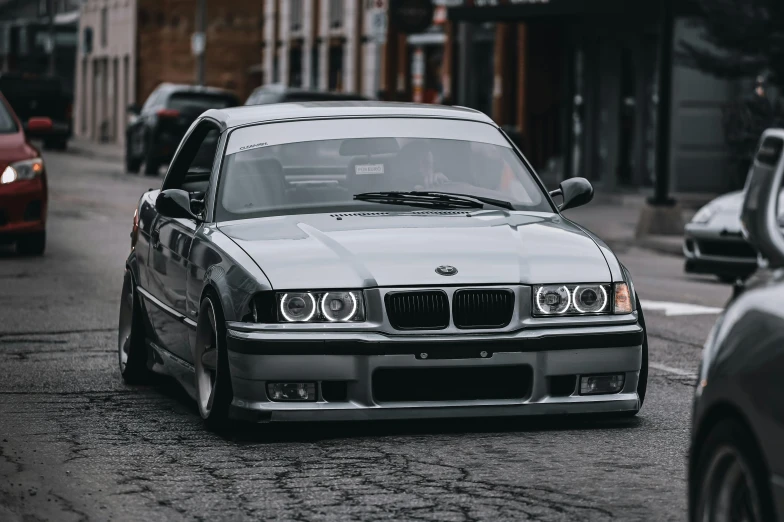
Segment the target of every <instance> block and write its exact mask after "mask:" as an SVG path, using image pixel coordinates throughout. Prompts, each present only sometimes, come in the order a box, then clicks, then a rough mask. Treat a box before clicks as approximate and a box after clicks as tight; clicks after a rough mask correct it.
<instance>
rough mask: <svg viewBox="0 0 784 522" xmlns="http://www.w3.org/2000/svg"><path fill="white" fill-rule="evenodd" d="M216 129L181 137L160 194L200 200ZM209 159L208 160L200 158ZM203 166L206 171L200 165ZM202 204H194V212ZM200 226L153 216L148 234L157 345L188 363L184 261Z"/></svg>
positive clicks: (205, 126) (209, 126)
mask: <svg viewBox="0 0 784 522" xmlns="http://www.w3.org/2000/svg"><path fill="white" fill-rule="evenodd" d="M218 135H219V129H218V127H217V125H216V124H214V123H213V122H211V121H202V122H201V123H199V124H198V125H196V126H195V127H194V128H193V130H192V131H191V132H190V134H189V135H188V136H186V137H185V138H184V141H183V143H182V146H181V147H180V150H179V152H178V153H177V156H176V157H175V159H174V160H173V161H172V163H171V166H170V167H169V171H168V173H167V174H166V179H165V180H164V183H163V187H162V190H168V189H181V190H186V191H188V192H189V193H191V197H192V199H194V200H199V199H203V197H204V193H205V192H206V189H207V186H208V184H209V175H210V171H211V162H212V161H213V160H214V157H215V150H216V148H217V137H218ZM205 157H206V158H209V159H208V160H205ZM205 162H208V163H209V164H210V167H204V165H203V164H204V163H205ZM200 208H201V205H200V204H198V203H196V202H194V206H193V210H194V213H198V212H199V211H200ZM198 226H199V223H197V221H196V220H195V219H184V218H169V217H165V216H162V215H160V214H156V217H155V220H154V222H153V223H152V227H151V230H150V256H149V261H148V285H149V292H150V294H151V295H152V297H153V298H154V301H153V305H154V306H152V307H151V310H150V314H151V315H152V316H153V317H152V323H153V325H154V328H155V336H156V343H157V344H158V346H159V347H161V348H164V349H166V350H168V351H169V352H171V353H172V354H173V355H175V356H177V357H178V358H180V359H182V360H184V361H186V362H188V363H192V360H191V359H192V356H191V350H190V343H189V333H190V332H191V330H192V329H193V328H195V322H194V321H193V320H192V319H188V317H189V316H193V314H191V313H189V311H188V309H187V286H186V285H187V274H188V269H189V267H188V257H189V254H190V249H191V244H192V242H193V237H194V236H195V234H196V230H197V227H198Z"/></svg>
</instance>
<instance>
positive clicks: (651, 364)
mask: <svg viewBox="0 0 784 522" xmlns="http://www.w3.org/2000/svg"><path fill="white" fill-rule="evenodd" d="M648 366H649V367H651V368H653V369H655V370H660V371H663V372H667V373H671V374H673V375H679V376H680V377H691V378H692V379H696V378H697V374H696V373H695V372H690V371H688V370H681V369H680V368H673V367H672V366H665V365H663V364H659V363H654V362H649V363H648Z"/></svg>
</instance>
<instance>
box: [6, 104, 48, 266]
mask: <svg viewBox="0 0 784 522" xmlns="http://www.w3.org/2000/svg"><path fill="white" fill-rule="evenodd" d="M51 129H52V120H50V119H49V118H30V120H29V121H28V122H27V132H28V133H30V134H39V133H46V132H48V131H51ZM47 199H48V195H47V187H46V169H45V167H44V160H43V158H41V153H40V152H39V151H38V149H36V148H35V147H33V146H32V145H31V144H30V143H29V142H28V139H27V135H26V134H25V130H24V127H23V125H22V122H20V121H19V118H17V116H16V114H15V113H14V111H13V109H12V108H11V106H10V105H9V104H8V102H7V101H6V99H5V98H4V97H3V96H2V94H0V243H16V250H17V252H18V253H20V254H26V255H41V254H43V252H44V248H45V247H46V207H47Z"/></svg>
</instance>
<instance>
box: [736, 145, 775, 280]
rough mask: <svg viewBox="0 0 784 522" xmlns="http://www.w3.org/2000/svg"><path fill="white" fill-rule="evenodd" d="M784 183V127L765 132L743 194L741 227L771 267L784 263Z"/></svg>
mask: <svg viewBox="0 0 784 522" xmlns="http://www.w3.org/2000/svg"><path fill="white" fill-rule="evenodd" d="M782 183H784V129H769V130H767V131H765V132H764V133H763V134H762V139H761V140H760V147H759V150H758V151H757V154H756V155H755V156H754V163H753V164H752V166H751V169H750V170H749V177H748V180H747V182H746V188H745V190H744V196H743V209H742V210H741V216H740V217H741V229H742V230H743V236H744V237H745V238H746V240H747V241H748V242H749V243H751V244H752V246H754V247H755V248H756V249H757V250H758V251H759V252H760V254H762V257H763V258H765V260H766V261H767V263H768V266H769V267H770V268H780V267H783V266H784V234H782V230H781V226H780V225H779V222H778V221H779V220H778V218H779V216H778V210H779V209H778V208H777V207H778V204H779V199H780V197H781V195H780V194H779V192H780V191H781V189H782Z"/></svg>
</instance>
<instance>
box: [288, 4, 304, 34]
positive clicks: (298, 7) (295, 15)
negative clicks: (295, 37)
mask: <svg viewBox="0 0 784 522" xmlns="http://www.w3.org/2000/svg"><path fill="white" fill-rule="evenodd" d="M289 5H290V11H289V15H290V17H291V32H296V31H301V30H302V0H291V3H290V4H289Z"/></svg>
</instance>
